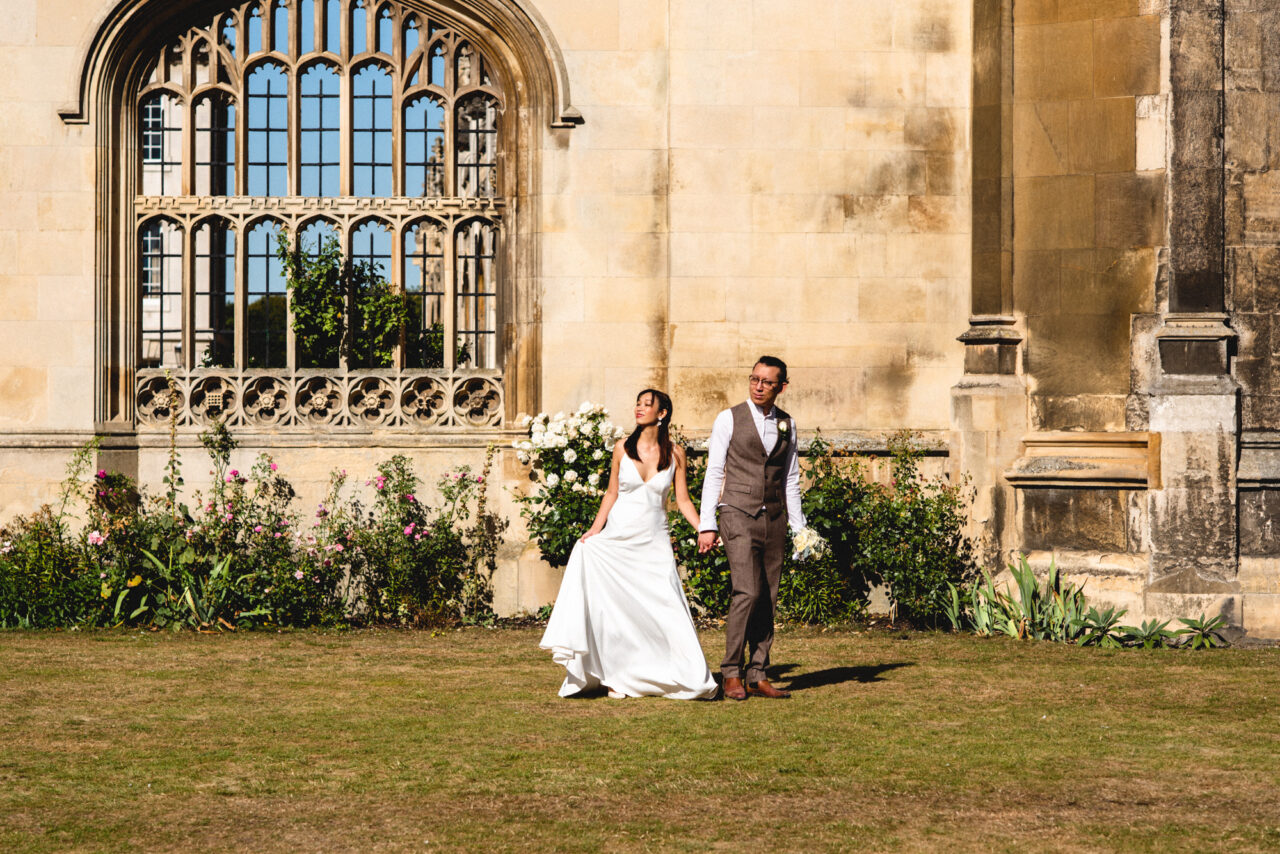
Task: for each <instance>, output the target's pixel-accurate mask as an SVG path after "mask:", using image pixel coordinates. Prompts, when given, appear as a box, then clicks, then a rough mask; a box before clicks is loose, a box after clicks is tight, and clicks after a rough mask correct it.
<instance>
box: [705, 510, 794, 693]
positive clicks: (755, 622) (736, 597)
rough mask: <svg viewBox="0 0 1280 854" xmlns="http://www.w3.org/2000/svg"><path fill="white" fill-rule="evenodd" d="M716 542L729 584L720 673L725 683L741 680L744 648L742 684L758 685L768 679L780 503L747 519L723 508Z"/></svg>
mask: <svg viewBox="0 0 1280 854" xmlns="http://www.w3.org/2000/svg"><path fill="white" fill-rule="evenodd" d="M720 539H721V540H723V541H724V551H725V556H726V557H727V558H728V559H729V578H730V581H731V583H732V585H733V594H732V596H731V597H730V599H729V615H728V618H727V619H726V620H725V650H724V661H722V662H721V663H720V672H721V674H723V675H724V677H725V678H726V679H729V678H738V679H741V678H743V676H742V654H743V648H744V647H745V648H746V652H747V671H746V680H747V682H759V681H760V680H761V679H765V678H767V677H766V668H768V666H769V648H770V647H772V646H773V613H774V610H775V609H777V607H778V580H779V578H781V577H782V557H783V551H784V550H785V549H786V544H787V514H786V511H785V509H784V508H783V507H782V505H781V504H774V505H770V506H768V507H765V508H764V509H763V510H761V511H760V512H759V513H757V514H756V515H755V516H751V515H748V514H747V513H744V512H742V511H741V510H738V509H736V508H733V507H728V506H722V507H721V508H720Z"/></svg>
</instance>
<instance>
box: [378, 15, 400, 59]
mask: <svg viewBox="0 0 1280 854" xmlns="http://www.w3.org/2000/svg"><path fill="white" fill-rule="evenodd" d="M392 27H393V22H392V18H391V9H390V8H389V7H387V6H383V7H382V11H380V12H378V53H385V54H388V55H390V54H391V52H392V50H393V46H394V45H395V43H396V42H395V36H394V35H393V34H392Z"/></svg>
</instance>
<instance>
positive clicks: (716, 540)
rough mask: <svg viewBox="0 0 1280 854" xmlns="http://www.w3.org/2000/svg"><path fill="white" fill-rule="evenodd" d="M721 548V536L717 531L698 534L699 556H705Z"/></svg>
mask: <svg viewBox="0 0 1280 854" xmlns="http://www.w3.org/2000/svg"><path fill="white" fill-rule="evenodd" d="M719 546H720V535H719V534H717V533H716V532H715V531H700V532H698V554H700V555H704V554H706V553H707V552H709V551H711V550H712V549H714V548H717V547H719Z"/></svg>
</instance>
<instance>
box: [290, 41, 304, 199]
mask: <svg viewBox="0 0 1280 854" xmlns="http://www.w3.org/2000/svg"><path fill="white" fill-rule="evenodd" d="M288 115H289V132H288V134H287V136H288V139H289V154H288V163H289V168H288V176H289V187H288V189H289V191H290V195H292V196H297V195H301V193H302V75H301V74H300V73H299V68H298V67H297V66H296V65H295V66H294V67H292V68H290V69H289V112H288Z"/></svg>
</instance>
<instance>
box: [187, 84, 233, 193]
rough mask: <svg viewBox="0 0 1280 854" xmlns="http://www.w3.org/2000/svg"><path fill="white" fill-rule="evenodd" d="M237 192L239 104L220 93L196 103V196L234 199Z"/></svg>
mask: <svg viewBox="0 0 1280 854" xmlns="http://www.w3.org/2000/svg"><path fill="white" fill-rule="evenodd" d="M235 189H236V105H235V104H234V103H233V102H232V101H231V98H230V96H228V95H226V94H223V93H218V94H214V95H208V96H206V97H204V98H201V99H200V100H199V101H197V102H196V195H197V196H230V195H234V194H235Z"/></svg>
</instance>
